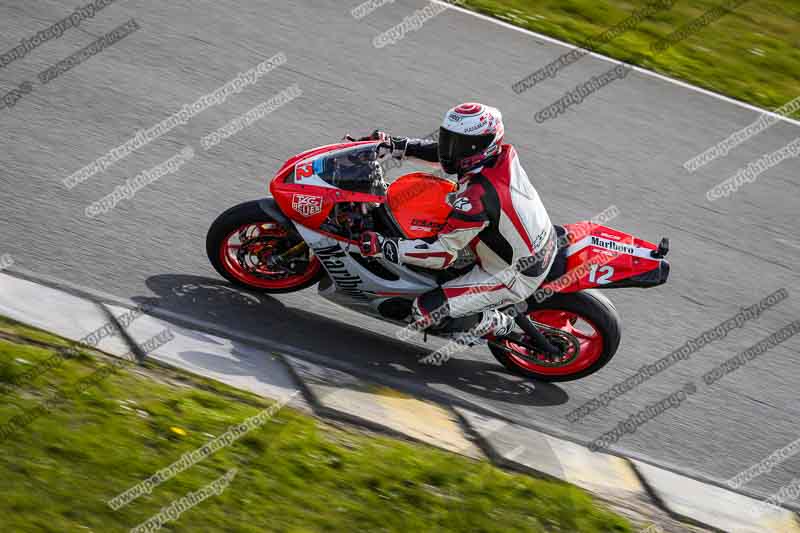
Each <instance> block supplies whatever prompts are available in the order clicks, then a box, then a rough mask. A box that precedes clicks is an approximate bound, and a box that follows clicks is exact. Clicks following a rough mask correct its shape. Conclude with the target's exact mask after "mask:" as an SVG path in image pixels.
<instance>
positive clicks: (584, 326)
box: [503, 309, 603, 376]
mask: <svg viewBox="0 0 800 533" xmlns="http://www.w3.org/2000/svg"><path fill="white" fill-rule="evenodd" d="M528 316H529V317H530V318H531V320H535V321H536V322H540V323H542V324H546V325H548V326H550V327H552V328H556V329H559V330H561V331H564V332H566V333H569V334H571V335H574V336H575V337H576V338H577V339H578V342H579V343H580V352H579V353H578V355H577V357H575V359H574V360H573V361H571V362H569V363H567V364H565V365H563V366H555V367H554V366H548V365H546V364H537V363H536V362H535V361H534V360H533V357H532V358H530V359H529V358H525V357H520V356H518V355H514V354H513V353H511V352H507V353H508V357H509V359H511V361H513V363H514V364H515V365H517V366H519V367H521V368H524V369H525V370H529V371H531V372H536V373H537V374H544V375H548V376H568V375H571V374H577V373H578V372H581V371H583V370H585V369H587V368H589V367H590V366H592V365H593V364H594V363H595V362H597V360H598V359H600V356H601V355H602V354H603V334H602V333H600V330H599V329H598V328H597V327H596V326H595V325H594V323H592V321H590V320H589V319H587V318H586V317H583V316H581V315H579V314H577V313H573V312H571V311H559V310H555V309H553V310H550V309H543V310H540V311H533V312H531V313H528ZM503 343H504V344H505V345H506V346H509V347H513V349H515V350H518V351H522V352H526V351H527V350H525V349H524V348H522V347H521V346H518V345H516V344H514V343H512V342H510V341H508V340H505V341H503Z"/></svg>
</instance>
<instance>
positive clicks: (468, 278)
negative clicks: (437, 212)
mask: <svg viewBox="0 0 800 533" xmlns="http://www.w3.org/2000/svg"><path fill="white" fill-rule="evenodd" d="M392 144H393V146H394V147H395V149H394V150H393V152H394V153H397V152H399V155H398V156H399V157H415V158H418V159H422V160H425V161H429V162H436V161H438V160H439V159H438V146H437V142H436V141H424V140H406V139H402V138H393V139H392ZM447 202H448V204H449V205H450V206H451V207H452V211H451V213H450V215H449V216H448V218H447V221H446V223H445V225H444V227H443V228H442V229H441V230H440V231H439V233H438V235H437V237H436V238H434V239H399V240H397V241H394V244H395V245H396V257H397V259H398V262H400V263H406V264H409V265H417V266H420V267H425V268H430V269H444V268H447V267H448V266H449V265H451V264H452V263H453V261H454V260H455V259H456V258H457V256H458V254H459V251H460V250H463V249H464V248H467V247H469V248H471V249H472V251H473V253H474V255H475V256H476V258H477V261H476V265H475V266H474V267H473V268H472V269H471V270H470V271H469V272H467V273H466V274H464V275H462V276H460V277H458V278H456V279H454V280H452V281H449V282H447V283H445V284H444V285H442V286H441V287H439V288H437V289H434V290H432V291H429V292H427V293H425V294H423V295H421V296H420V297H418V298H417V299H416V300H415V301H414V304H413V311H412V315H413V316H412V318H413V319H414V321H415V324H416V325H417V326H418V327H420V329H422V328H425V327H427V326H429V325H433V327H432V329H436V328H437V325H436V324H438V327H439V328H440V329H442V331H444V332H452V333H455V332H461V333H463V332H464V331H468V332H469V334H470V343H471V344H474V343H478V342H480V340H479V339H480V337H481V336H484V335H494V336H499V335H503V334H506V333H508V332H509V331H510V330H511V327H512V325H513V318H512V317H511V316H509V315H508V314H505V313H501V312H499V311H498V310H497V309H498V308H501V307H505V306H508V305H512V304H516V303H519V302H522V301H524V300H526V299H527V298H528V297H529V296H531V295H532V294H533V293H534V292H535V291H536V289H537V288H538V287H539V285H540V284H541V283H542V282H543V281H544V279H545V277H546V276H547V273H548V272H549V270H550V267H551V266H552V264H553V260H554V259H555V255H556V254H555V248H556V235H555V230H554V228H553V224H552V223H551V222H550V217H549V216H548V214H547V211H546V210H545V208H544V205H543V204H542V201H541V199H540V198H539V194H538V193H537V192H536V189H534V187H533V185H531V183H530V180H529V179H528V176H527V174H526V173H525V171H524V170H523V168H522V165H521V164H520V161H519V157H518V156H517V153H516V150H515V149H514V147H513V146H512V145H509V144H504V145H502V148H501V150H500V152H499V153H498V155H497V156H495V157H493V158H491V159H490V160H488V161H487V162H486V163H485V164H484V165H483V166H482V167H479V168H477V169H474V170H471V171H469V172H467V173H464V174H463V175H460V176H459V179H458V189H457V190H456V191H455V192H453V193H451V194H450V195H448V198H447ZM390 246H391V244H390ZM385 250H386V248H385V246H384V251H385ZM390 253H391V252H390ZM384 255H386V254H385V253H384ZM442 317H447V318H445V319H444V321H443V320H442V319H441V318H442ZM462 317H463V319H462V320H457V319H459V318H462ZM462 338H463V335H462Z"/></svg>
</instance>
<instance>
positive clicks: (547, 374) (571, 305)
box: [489, 290, 621, 382]
mask: <svg viewBox="0 0 800 533" xmlns="http://www.w3.org/2000/svg"><path fill="white" fill-rule="evenodd" d="M559 311H563V312H566V313H565V316H567V315H572V314H574V315H577V316H578V317H580V319H581V320H582V321H584V322H586V323H588V324H589V325H591V326H592V328H593V329H594V330H595V331H596V332H597V334H598V335H599V338H597V337H593V338H592V339H587V346H590V345H589V344H588V342H592V343H595V344H594V345H593V346H592V347H590V348H587V349H586V350H584V347H583V345H582V348H581V352H582V353H581V354H579V355H578V357H577V358H576V360H575V363H574V364H571V365H567V366H565V367H564V368H563V370H562V369H557V368H548V367H547V366H545V365H541V366H540V365H537V364H536V363H534V362H531V361H528V360H527V359H525V360H523V359H522V358H518V357H515V356H513V355H512V354H509V353H508V352H506V351H504V350H503V349H501V348H499V347H497V346H493V345H492V344H489V349H490V350H491V352H492V355H494V357H495V358H496V359H497V360H498V361H499V362H500V363H501V364H502V365H503V366H504V367H506V368H507V369H508V370H510V371H511V372H513V373H515V374H518V375H521V376H525V377H528V378H533V379H536V380H539V381H549V382H560V381H573V380H576V379H580V378H583V377H586V376H588V375H590V374H594V373H595V372H597V371H598V370H600V369H601V368H603V367H604V366H605V365H606V364H608V362H609V361H610V360H611V358H612V357H614V354H615V353H616V352H617V348H618V347H619V343H620V338H621V331H620V330H621V327H620V325H621V324H620V318H619V313H617V310H616V308H615V307H614V304H612V303H611V301H610V300H609V299H608V298H606V297H605V296H603V295H602V294H600V293H599V292H598V291H595V290H586V291H581V292H574V293H567V294H554V295H553V296H551V297H550V298H548V299H547V300H545V301H544V302H542V303H537V302H535V301H534V300H533V298H531V299H529V300H528V309H527V311H526V313H527V314H528V316H531V314H532V313H539V314H540V316H541V315H542V314H543V312H544V313H547V312H550V313H551V314H557V313H553V312H559ZM562 314H563V313H562ZM589 351H592V352H593V353H590V354H589V355H588V359H586V360H584V361H581V360H580V357H581V356H582V355H584V354H583V352H589ZM596 352H599V353H596ZM571 368H574V370H572V369H571Z"/></svg>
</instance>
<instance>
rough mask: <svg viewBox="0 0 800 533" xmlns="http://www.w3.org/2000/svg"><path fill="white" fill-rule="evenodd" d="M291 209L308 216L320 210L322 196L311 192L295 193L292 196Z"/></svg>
mask: <svg viewBox="0 0 800 533" xmlns="http://www.w3.org/2000/svg"><path fill="white" fill-rule="evenodd" d="M292 209H294V210H295V211H297V212H298V213H300V214H301V215H303V216H304V217H310V216H314V215H317V214H319V213H321V212H322V196H315V195H312V194H295V195H294V196H292Z"/></svg>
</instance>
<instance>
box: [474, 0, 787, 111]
mask: <svg viewBox="0 0 800 533" xmlns="http://www.w3.org/2000/svg"><path fill="white" fill-rule="evenodd" d="M652 1H653V0H649V1H645V0H462V1H461V5H464V6H465V7H468V8H470V9H473V10H475V11H478V12H481V13H484V14H487V15H490V16H493V17H496V18H499V19H501V20H504V21H506V22H510V23H512V24H514V25H517V26H521V27H523V28H528V29H530V30H533V31H536V32H538V33H542V34H545V35H549V36H552V37H555V38H558V39H560V40H563V41H566V42H569V43H572V44H575V45H580V44H581V43H583V42H584V41H585V40H586V39H587V38H589V37H592V36H595V35H598V34H600V33H602V32H603V31H605V30H607V29H609V28H611V27H612V26H614V25H615V24H618V23H620V22H622V21H623V20H625V19H626V18H628V17H629V16H630V15H631V14H632V13H633V12H635V11H636V10H638V9H641V8H642V7H644V6H645V5H646V4H648V3H652ZM721 4H723V0H677V2H676V3H675V4H674V5H673V6H672V8H671V9H669V10H665V11H660V12H658V13H657V14H655V15H653V16H652V17H650V18H648V19H646V20H644V21H642V22H641V23H639V25H638V26H636V27H635V28H634V29H633V30H630V31H628V32H626V33H624V34H622V35H621V36H619V37H617V38H616V39H614V40H612V41H610V42H608V43H607V44H605V45H604V46H600V47H599V48H598V49H597V50H596V51H597V52H599V53H602V54H604V55H607V56H609V57H613V58H615V59H620V60H623V61H626V62H628V63H631V64H634V65H638V66H641V67H644V68H647V69H650V70H654V71H656V72H659V73H662V74H665V75H667V76H670V77H673V78H676V79H680V80H683V81H686V82H689V83H691V84H693V85H697V86H699V87H703V88H706V89H710V90H712V91H715V92H719V93H722V94H725V95H727V96H730V97H733V98H736V99H738V100H741V101H744V102H748V103H751V104H754V105H757V106H760V107H763V108H766V109H774V108H776V107H779V106H781V105H783V104H785V103H786V102H788V101H790V100H792V99H794V98H796V97H798V96H800V86H798V84H797V80H798V79H800V2H797V1H796V0H749V1H748V2H746V3H744V4H743V5H741V6H739V7H738V8H736V9H735V10H734V11H731V12H729V13H728V14H726V15H724V16H723V17H721V18H719V19H718V20H716V21H714V22H712V23H711V24H709V25H707V26H705V27H704V28H702V29H700V30H699V31H697V32H695V33H693V34H691V35H690V36H689V37H688V38H686V39H684V40H682V41H680V42H678V43H677V44H675V45H674V46H672V47H671V48H669V49H668V50H666V51H665V52H663V53H659V54H653V53H652V51H651V50H650V44H651V43H653V42H655V41H657V40H659V39H662V38H664V37H666V36H667V35H669V34H670V33H672V32H674V31H675V30H678V29H679V28H680V27H681V26H683V25H685V24H688V23H690V22H691V21H693V20H695V19H697V18H699V17H701V16H702V15H703V14H704V13H705V12H706V11H707V10H709V9H711V8H713V7H715V6H719V5H721ZM553 59H555V58H553ZM543 66H544V65H539V64H531V65H530V67H531V68H530V70H527V69H526V71H525V72H519V73H517V75H515V76H514V80H513V81H512V82H511V83H514V82H516V81H518V80H519V79H522V78H524V77H525V76H527V75H528V74H530V73H531V72H534V71H536V70H537V69H539V68H540V67H543ZM530 90H535V88H533V89H530Z"/></svg>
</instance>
